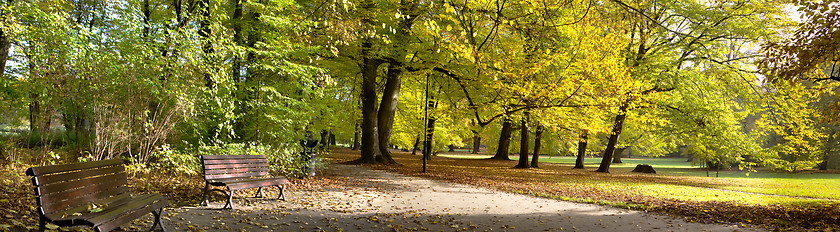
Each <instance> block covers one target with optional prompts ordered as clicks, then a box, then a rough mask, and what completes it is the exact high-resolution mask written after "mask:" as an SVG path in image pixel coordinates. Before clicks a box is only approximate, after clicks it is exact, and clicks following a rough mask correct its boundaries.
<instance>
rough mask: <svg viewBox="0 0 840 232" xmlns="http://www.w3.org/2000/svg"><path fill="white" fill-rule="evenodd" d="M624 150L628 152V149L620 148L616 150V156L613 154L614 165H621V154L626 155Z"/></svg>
mask: <svg viewBox="0 0 840 232" xmlns="http://www.w3.org/2000/svg"><path fill="white" fill-rule="evenodd" d="M624 150H627V147H619V148H616V149H615V154H613V160H612V163H614V164H620V163H623V162H621V153H624Z"/></svg>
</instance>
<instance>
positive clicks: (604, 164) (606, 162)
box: [595, 104, 627, 173]
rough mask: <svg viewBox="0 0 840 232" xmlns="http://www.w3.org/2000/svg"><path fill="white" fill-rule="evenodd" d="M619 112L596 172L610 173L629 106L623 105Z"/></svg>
mask: <svg viewBox="0 0 840 232" xmlns="http://www.w3.org/2000/svg"><path fill="white" fill-rule="evenodd" d="M618 112H619V113H618V115H616V116H615V122H614V124H613V129H612V132H611V133H610V139H609V141H608V142H607V149H606V150H604V155H603V158H602V159H601V166H599V167H598V170H595V171H596V172H606V173H609V172H610V164H611V163H612V158H613V154H614V153H615V146H616V144H618V137H619V136H620V135H621V129H622V127H624V119H625V118H626V117H627V104H624V105H622V106H621V108H620V109H619V111H618Z"/></svg>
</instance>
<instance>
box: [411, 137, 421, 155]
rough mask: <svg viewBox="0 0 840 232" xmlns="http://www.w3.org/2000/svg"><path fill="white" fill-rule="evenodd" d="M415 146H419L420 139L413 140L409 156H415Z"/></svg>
mask: <svg viewBox="0 0 840 232" xmlns="http://www.w3.org/2000/svg"><path fill="white" fill-rule="evenodd" d="M417 146H420V137H417V138H416V139H414V148H412V149H411V155H416V154H417Z"/></svg>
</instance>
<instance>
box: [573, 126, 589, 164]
mask: <svg viewBox="0 0 840 232" xmlns="http://www.w3.org/2000/svg"><path fill="white" fill-rule="evenodd" d="M588 138H589V131H588V130H583V132H581V133H580V141H578V154H577V159H575V167H574V168H577V169H583V158H584V156H585V155H586V143H587V139H588Z"/></svg>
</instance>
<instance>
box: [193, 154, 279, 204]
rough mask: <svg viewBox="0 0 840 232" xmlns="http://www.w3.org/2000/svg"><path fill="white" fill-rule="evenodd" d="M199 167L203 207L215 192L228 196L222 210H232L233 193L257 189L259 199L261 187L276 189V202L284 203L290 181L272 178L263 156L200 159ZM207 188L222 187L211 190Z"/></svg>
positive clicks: (215, 156)
mask: <svg viewBox="0 0 840 232" xmlns="http://www.w3.org/2000/svg"><path fill="white" fill-rule="evenodd" d="M201 164H202V166H204V181H205V184H204V194H203V197H202V200H201V204H202V205H205V206H206V205H207V204H208V200H207V194H208V193H209V192H213V191H218V192H221V193H222V194H224V195H226V196H227V202H226V203H225V206H224V207H222V208H233V205H232V204H233V203H232V202H231V201H232V200H233V191H236V190H241V189H248V188H259V189H257V194H256V195H257V197H259V196H261V195H262V188H263V187H270V186H276V187H277V188H279V189H280V194H279V195H278V196H277V199H280V200H286V196H285V193H284V190H285V187H286V184H289V183H290V182H289V180H288V179H286V178H285V177H282V176H281V177H271V176H269V173H268V160H267V159H266V157H265V156H264V155H203V156H201ZM210 186H217V187H224V188H226V189H227V191H225V190H222V189H217V188H214V189H211V188H210Z"/></svg>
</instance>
